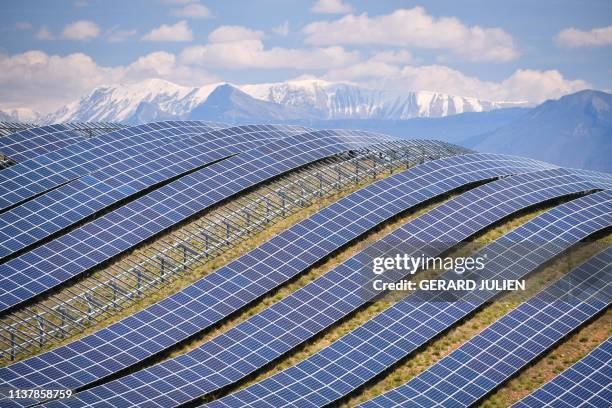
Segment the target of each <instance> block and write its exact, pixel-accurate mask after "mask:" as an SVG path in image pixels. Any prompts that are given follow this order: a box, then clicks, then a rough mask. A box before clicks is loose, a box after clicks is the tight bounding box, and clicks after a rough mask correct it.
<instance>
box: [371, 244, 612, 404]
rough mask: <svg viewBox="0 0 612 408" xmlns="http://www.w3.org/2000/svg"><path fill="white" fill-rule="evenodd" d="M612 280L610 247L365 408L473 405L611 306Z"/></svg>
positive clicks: (611, 250)
mask: <svg viewBox="0 0 612 408" xmlns="http://www.w3.org/2000/svg"><path fill="white" fill-rule="evenodd" d="M611 278H612V249H610V248H608V250H606V251H604V252H602V253H600V254H598V255H596V256H595V257H593V258H591V259H590V260H588V261H587V262H585V263H584V264H582V265H581V266H579V267H577V268H576V269H574V270H573V271H571V272H570V273H569V274H567V275H566V276H564V277H563V278H562V279H560V280H558V281H557V282H555V283H554V284H552V285H551V286H550V287H548V288H546V289H545V290H543V291H542V292H540V293H539V294H538V295H536V296H535V297H533V298H531V299H529V300H528V301H526V302H524V303H522V304H521V305H519V306H518V307H517V308H515V309H514V310H512V311H511V312H509V313H508V314H506V315H505V316H503V317H502V318H501V319H499V320H498V321H496V322H495V323H493V324H492V325H491V326H489V327H488V328H486V329H485V330H484V331H482V332H481V333H480V334H478V335H477V336H475V337H473V338H472V339H470V340H469V341H467V342H466V343H464V344H463V345H461V347H459V348H458V349H456V350H455V351H453V352H452V353H450V354H449V355H447V356H446V357H444V358H442V359H441V360H439V361H438V362H437V363H435V364H434V365H432V366H431V367H429V368H428V369H427V370H425V371H423V372H422V373H420V374H419V375H418V376H416V377H415V378H413V379H411V380H410V381H408V382H407V383H406V384H404V385H402V386H401V387H399V388H396V389H394V390H391V391H389V392H387V393H385V394H383V395H381V396H379V397H376V398H374V399H372V400H370V401H368V402H366V403H365V404H363V405H362V406H361V407H363V408H366V407H368V408H374V407H397V406H410V407H415V406H418V407H431V406H443V407H450V406H452V407H459V406H461V407H467V406H471V405H473V404H475V403H476V402H477V401H479V400H480V399H481V398H482V397H484V396H485V395H486V394H488V393H489V392H491V391H492V390H493V389H495V388H496V387H497V386H499V385H500V384H502V383H503V382H504V381H506V380H507V379H508V378H509V377H511V376H512V375H514V374H516V373H517V372H518V371H519V370H520V369H521V368H523V367H525V366H526V365H527V364H529V363H531V362H532V361H534V360H535V359H536V358H537V357H538V356H540V355H541V354H542V353H544V352H545V351H546V350H547V349H549V348H550V347H552V346H553V345H554V344H555V343H557V342H558V341H560V340H561V339H562V338H563V337H565V336H566V335H568V334H569V333H571V332H572V331H573V330H575V329H576V328H578V327H579V326H580V325H582V324H584V323H585V322H586V321H587V320H589V319H590V318H591V317H593V316H595V315H597V314H598V313H600V312H601V311H602V310H605V309H606V308H607V307H608V306H609V305H610V303H611V302H612V279H611ZM460 302H461V300H460ZM468 307H469V306H468ZM599 387H600V388H601V386H599ZM538 406H541V405H538ZM572 406H578V405H572ZM598 406H602V407H603V406H605V404H602V405H598Z"/></svg>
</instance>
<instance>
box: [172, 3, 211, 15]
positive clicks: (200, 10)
mask: <svg viewBox="0 0 612 408" xmlns="http://www.w3.org/2000/svg"><path fill="white" fill-rule="evenodd" d="M171 13H172V15H173V16H178V17H185V18H210V17H212V13H211V12H210V10H209V9H208V7H206V6H205V5H203V4H198V3H193V4H188V5H186V6H185V7H181V8H178V9H174V10H172V11H171Z"/></svg>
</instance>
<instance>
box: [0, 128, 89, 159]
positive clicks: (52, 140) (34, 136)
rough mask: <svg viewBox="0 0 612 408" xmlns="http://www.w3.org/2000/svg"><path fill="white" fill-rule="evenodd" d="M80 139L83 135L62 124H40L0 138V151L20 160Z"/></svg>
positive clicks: (82, 138)
mask: <svg viewBox="0 0 612 408" xmlns="http://www.w3.org/2000/svg"><path fill="white" fill-rule="evenodd" d="M80 140H85V137H84V136H83V135H82V134H80V133H78V132H76V131H74V130H72V129H70V128H69V127H67V126H65V125H63V124H56V125H48V126H41V127H35V128H31V129H26V130H22V131H19V132H16V133H13V134H11V135H9V136H5V137H2V138H0V152H2V153H4V154H6V155H7V156H9V157H11V158H12V159H14V160H15V161H17V162H20V161H24V160H27V159H31V158H33V157H36V156H38V155H40V154H45V153H49V152H51V151H53V150H56V149H60V148H62V147H64V146H68V145H69V144H72V143H75V142H78V141H80Z"/></svg>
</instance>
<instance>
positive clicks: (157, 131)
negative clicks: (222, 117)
mask: <svg viewBox="0 0 612 408" xmlns="http://www.w3.org/2000/svg"><path fill="white" fill-rule="evenodd" d="M173 123H174V124H173ZM195 123H196V124H197V123H198V122H195ZM177 124H178V125H177ZM210 130H213V129H212V128H211V126H208V125H206V124H204V123H203V122H199V125H191V122H187V123H182V122H160V123H151V124H147V125H139V126H133V127H130V128H126V129H121V130H118V131H115V132H111V133H107V134H105V135H101V136H98V137H96V138H94V139H92V140H82V141H80V142H77V143H73V144H70V145H68V146H65V147H63V148H61V149H57V150H54V151H52V152H50V153H47V154H43V155H40V156H37V157H35V158H33V159H30V160H26V161H24V162H21V163H18V164H15V165H13V166H11V167H9V168H6V169H4V170H1V171H0V209H4V208H7V207H9V206H11V205H14V204H17V203H19V202H21V201H24V200H26V199H28V198H31V197H33V196H34V195H36V194H40V193H43V192H45V191H47V190H50V189H52V188H55V187H57V186H59V185H61V184H63V183H65V182H67V181H70V180H74V179H76V178H78V177H80V176H83V175H85V174H87V173H91V172H93V171H95V170H97V169H99V168H100V167H103V166H107V165H109V164H111V163H116V162H120V161H123V160H129V159H130V158H131V157H132V156H136V155H138V154H140V153H142V152H144V151H147V150H150V149H152V148H154V147H157V146H161V145H163V144H166V143H170V142H173V141H176V140H180V139H181V138H184V137H185V135H189V134H195V133H205V132H208V131H210Z"/></svg>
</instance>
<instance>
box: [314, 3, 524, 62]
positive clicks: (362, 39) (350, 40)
mask: <svg viewBox="0 0 612 408" xmlns="http://www.w3.org/2000/svg"><path fill="white" fill-rule="evenodd" d="M303 31H304V33H305V34H306V42H307V43H309V44H314V45H332V44H333V45H342V44H352V45H366V44H376V45H389V46H396V47H415V48H427V49H439V50H449V51H451V52H453V53H454V54H457V55H461V56H464V57H466V58H467V59H469V60H473V61H491V62H507V61H511V60H513V59H515V58H516V57H518V55H519V53H518V51H517V50H516V49H515V46H514V43H513V39H512V36H510V35H509V34H508V33H506V32H505V31H503V30H502V29H500V28H483V27H480V26H467V25H465V24H463V23H462V22H461V21H459V20H458V19H457V18H455V17H440V18H435V17H433V16H430V15H429V14H427V12H426V11H425V10H424V9H423V8H422V7H415V8H412V9H399V10H395V11H394V12H393V13H391V14H387V15H381V16H377V17H370V16H368V14H367V13H363V14H360V15H352V14H351V15H348V16H344V17H342V18H340V19H338V20H335V21H318V22H313V23H310V24H308V25H306V26H305V27H304V29H303Z"/></svg>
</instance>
